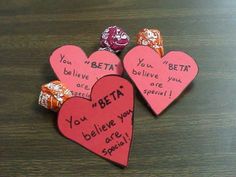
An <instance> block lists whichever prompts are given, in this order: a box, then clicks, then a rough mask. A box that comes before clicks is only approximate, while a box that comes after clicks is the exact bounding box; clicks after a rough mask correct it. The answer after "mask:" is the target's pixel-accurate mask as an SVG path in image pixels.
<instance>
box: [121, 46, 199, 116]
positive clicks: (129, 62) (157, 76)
mask: <svg viewBox="0 0 236 177" xmlns="http://www.w3.org/2000/svg"><path fill="white" fill-rule="evenodd" d="M123 62H124V68H125V70H126V71H127V73H128V75H129V76H130V78H131V79H132V80H133V82H134V83H135V85H136V86H137V88H138V90H139V91H140V93H141V94H142V96H143V97H144V98H145V99H146V101H147V102H148V104H149V105H150V107H151V108H152V110H153V111H154V113H155V114H156V115H159V114H161V112H162V111H163V110H165V109H166V108H167V107H168V106H169V105H170V104H171V103H172V102H173V101H174V100H175V99H176V98H177V97H178V96H179V95H180V94H181V93H182V92H183V91H184V89H185V88H186V87H187V86H188V85H189V84H190V83H191V82H192V80H193V79H194V78H195V77H196V75H197V73H198V66H197V63H196V62H195V60H194V59H193V58H192V57H191V56H189V55H188V54H186V53H184V52H181V51H171V52H169V53H168V54H166V55H165V56H164V57H163V58H161V57H160V55H159V54H158V53H156V52H155V51H154V50H153V49H151V48H149V47H147V46H136V47H134V48H133V49H131V50H130V51H129V52H128V53H127V54H126V56H125V58H124V61H123Z"/></svg>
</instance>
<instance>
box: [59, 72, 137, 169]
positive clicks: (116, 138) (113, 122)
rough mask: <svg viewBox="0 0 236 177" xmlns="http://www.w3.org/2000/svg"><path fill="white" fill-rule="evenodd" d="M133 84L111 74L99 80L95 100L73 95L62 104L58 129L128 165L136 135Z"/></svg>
mask: <svg viewBox="0 0 236 177" xmlns="http://www.w3.org/2000/svg"><path fill="white" fill-rule="evenodd" d="M133 106H134V98H133V87H132V85H131V84H130V82H128V81H127V80H125V79H123V78H121V77H119V76H115V75H111V76H105V77H103V78H101V79H100V80H98V81H97V82H96V83H95V85H94V87H93V89H92V92H91V100H88V99H85V98H81V97H72V98H70V99H68V100H67V101H66V102H65V103H64V104H63V105H62V107H61V109H60V111H59V114H58V128H59V130H60V132H61V133H62V134H63V135H64V136H65V137H67V138H68V139H70V140H72V141H74V142H76V143H78V144H80V145H81V146H83V147H84V148H86V149H88V150H89V151H91V152H93V153H95V154H97V155H99V156H101V157H102V158H104V159H107V160H109V161H112V162H114V163H116V164H118V165H121V166H124V167H126V166H127V165H128V158H129V152H130V146H131V142H132V137H133Z"/></svg>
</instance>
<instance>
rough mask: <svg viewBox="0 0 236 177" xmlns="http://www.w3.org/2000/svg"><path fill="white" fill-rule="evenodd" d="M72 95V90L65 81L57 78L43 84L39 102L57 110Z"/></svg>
mask: <svg viewBox="0 0 236 177" xmlns="http://www.w3.org/2000/svg"><path fill="white" fill-rule="evenodd" d="M70 97H72V93H71V91H70V90H69V89H67V88H66V86H65V85H64V84H63V83H61V82H60V81H58V80H55V81H51V82H49V83H47V84H44V85H42V87H41V92H40V95H39V101H38V102H39V104H40V105H41V106H43V107H45V108H47V109H50V110H53V111H55V112H57V111H59V109H60V107H61V105H62V104H63V103H64V102H65V101H66V100H67V99H68V98H70Z"/></svg>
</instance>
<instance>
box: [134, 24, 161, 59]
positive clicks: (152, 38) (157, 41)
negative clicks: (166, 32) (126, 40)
mask: <svg viewBox="0 0 236 177" xmlns="http://www.w3.org/2000/svg"><path fill="white" fill-rule="evenodd" d="M137 44H138V45H147V46H149V47H151V48H153V49H154V50H155V51H156V52H157V53H159V54H160V55H161V56H163V55H164V47H163V39H162V36H161V32H160V31H159V30H158V29H147V28H144V29H142V30H141V31H139V33H138V35H137Z"/></svg>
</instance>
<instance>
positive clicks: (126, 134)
mask: <svg viewBox="0 0 236 177" xmlns="http://www.w3.org/2000/svg"><path fill="white" fill-rule="evenodd" d="M125 136H126V137H127V139H128V140H129V141H130V137H129V135H128V133H125Z"/></svg>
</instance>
